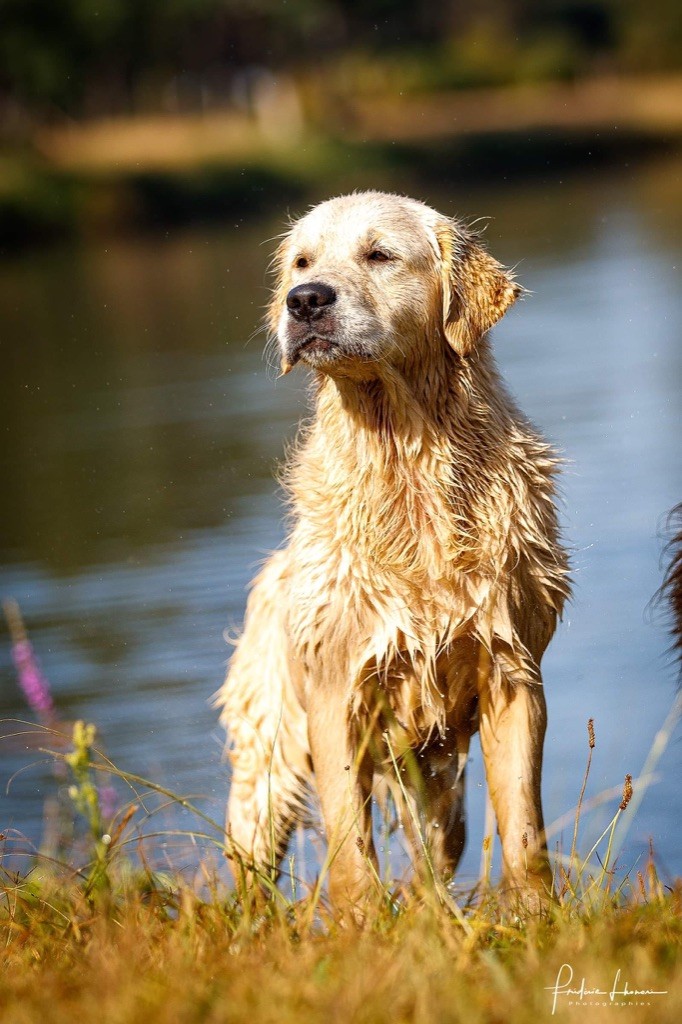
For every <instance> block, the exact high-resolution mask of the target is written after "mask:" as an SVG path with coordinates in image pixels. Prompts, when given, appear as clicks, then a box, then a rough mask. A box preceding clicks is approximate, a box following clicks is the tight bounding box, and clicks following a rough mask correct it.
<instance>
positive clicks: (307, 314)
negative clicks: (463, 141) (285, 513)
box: [218, 192, 568, 906]
mask: <svg viewBox="0 0 682 1024" xmlns="http://www.w3.org/2000/svg"><path fill="white" fill-rule="evenodd" d="M275 272H276V275H277V283H276V286H275V289H274V293H273V297H272V302H271V306H270V314H269V317H270V326H271V329H272V333H273V336H275V337H276V340H277V345H278V347H279V353H280V357H281V360H282V368H283V370H284V372H288V370H290V369H291V368H292V367H293V366H294V365H296V364H297V363H298V362H302V363H304V364H305V365H306V366H307V367H308V369H309V370H311V371H312V383H313V398H314V406H315V415H314V419H313V421H312V423H311V425H310V426H308V427H307V428H305V429H304V430H303V432H302V434H301V436H300V438H299V440H298V443H297V445H296V448H295V450H294V451H293V452H292V453H291V454H290V456H289V459H288V464H287V467H286V471H285V484H286V487H287V490H288V495H289V501H290V508H291V529H290V533H289V537H288V542H287V544H286V546H285V547H284V548H283V549H282V550H280V551H277V552H276V553H275V554H274V555H272V557H271V558H270V559H269V560H268V561H267V562H266V564H265V565H264V567H263V569H262V571H261V573H260V575H259V576H258V577H257V579H256V580H255V581H254V584H253V589H252V591H251V594H250V597H249V600H248V605H247V611H246V620H245V625H244V631H243V635H242V636H241V639H240V641H239V643H238V646H237V649H236V651H235V653H234V655H233V658H232V661H231V664H230V667H229V672H228V675H227V679H226V680H225V683H224V685H223V687H222V689H221V691H220V693H219V698H218V700H219V704H220V705H221V707H222V715H221V721H222V723H223V724H224V725H225V727H226V728H227V730H228V734H229V738H230V757H231V761H232V786H231V792H230V799H229V806H228V818H227V834H228V837H229V839H230V841H231V844H232V850H233V854H234V857H235V860H236V861H237V862H238V863H239V865H240V866H241V867H242V868H244V867H246V869H247V870H250V869H255V870H256V871H258V870H263V869H266V868H267V867H268V866H270V867H271V868H272V867H273V866H276V865H277V863H278V860H279V858H280V857H281V855H282V853H283V851H284V850H285V848H286V844H287V841H288V837H289V835H290V832H291V829H292V827H293V826H294V825H295V823H296V822H297V821H298V820H300V817H301V814H302V809H303V807H304V804H305V800H306V794H307V792H308V787H309V785H310V783H311V780H312V778H313V777H314V780H315V784H316V788H317V791H318V795H319V798H320V805H321V809H322V815H323V819H324V824H325V829H326V834H327V839H328V843H329V846H330V854H331V870H330V891H331V896H332V899H333V900H335V901H336V902H337V904H338V905H340V906H344V905H347V903H348V902H349V901H350V903H351V904H354V905H356V906H357V905H358V904H360V903H361V902H362V901H363V900H364V899H365V898H366V896H367V894H368V893H369V892H371V890H372V886H373V879H374V877H375V874H374V870H373V865H374V863H375V853H374V846H373V842H372V825H371V811H370V804H371V797H372V793H373V792H376V787H377V785H378V782H379V780H380V779H381V778H382V777H383V778H384V779H386V780H387V781H388V782H389V784H392V783H394V782H395V776H396V766H397V769H398V772H399V773H400V775H401V780H402V781H403V782H404V787H403V786H400V787H395V786H394V787H393V788H394V792H395V795H396V796H397V799H398V804H399V807H398V810H399V813H400V815H401V817H402V820H403V822H404V824H405V827H406V829H407V830H408V832H410V833H411V837H412V840H413V847H414V850H415V856H416V860H417V864H418V866H419V864H420V863H421V866H422V868H423V865H424V861H425V860H426V862H427V863H430V864H431V865H432V866H433V867H434V868H435V870H436V871H437V872H438V873H439V874H440V875H441V876H442V877H443V878H445V879H447V878H449V877H450V876H451V875H452V874H453V872H454V870H455V867H456V865H457V861H458V860H459V857H460V854H461V852H462V848H463V845H464V839H465V823H464V781H465V765H466V761H467V755H468V747H469V741H470V738H471V736H472V734H473V733H474V732H475V731H476V730H480V734H481V743H482V749H483V754H484V760H485V767H486V775H487V781H488V786H489V790H490V794H491V799H492V802H493V806H494V809H495V813H496V817H497V823H498V830H499V834H500V837H501V842H502V851H503V861H504V868H505V873H506V877H507V879H508V882H509V885H510V887H515V888H516V887H518V888H521V889H523V890H524V892H531V893H539V894H541V893H542V892H543V891H546V890H548V889H549V886H550V879H549V872H548V866H547V860H546V851H545V842H544V834H543V828H544V826H543V819H542V808H541V801H540V775H541V764H542V747H543V739H544V732H545V723H546V714H545V701H544V694H543V687H542V678H541V674H540V661H541V658H542V655H543V653H544V651H545V648H546V647H547V644H548V643H549V641H550V639H551V637H552V634H553V633H554V630H555V627H556V623H557V619H558V617H559V616H560V614H561V610H562V607H563V604H564V600H565V598H566V597H567V594H568V582H567V564H566V557H565V553H564V551H563V549H562V547H561V545H560V541H559V536H558V527H557V517H556V511H555V505H554V477H555V473H556V471H557V459H556V456H555V454H554V452H553V451H552V449H551V448H550V447H549V446H548V445H547V443H546V442H545V441H544V440H543V439H542V438H541V437H540V436H539V435H538V433H537V432H536V430H535V429H534V428H533V427H532V426H531V425H530V424H529V423H528V421H527V420H526V419H525V417H524V416H523V415H522V414H521V413H520V412H519V410H518V408H517V407H516V405H515V404H514V402H513V400H512V399H511V398H510V396H509V394H508V392H507V391H506V389H505V387H504V385H503V383H502V381H501V380H500V377H499V375H498V371H497V369H496V366H495V363H494V359H493V355H492V352H491V347H490V340H489V337H488V333H487V332H488V330H489V329H490V328H491V327H492V326H493V324H494V323H495V322H496V321H497V320H499V318H500V317H501V316H502V315H503V314H504V312H505V310H506V309H507V308H508V307H509V306H510V305H511V304H512V303H513V302H514V301H515V299H516V298H517V296H518V295H519V293H520V291H521V289H520V288H519V286H518V285H517V284H516V283H515V282H514V281H513V279H512V278H511V276H510V275H509V273H508V272H507V271H505V270H504V268H503V267H502V266H500V264H499V263H497V262H496V261H495V260H494V259H493V258H492V257H491V256H490V255H489V254H488V253H487V252H486V251H485V249H484V248H483V247H482V245H481V243H480V241H479V240H478V238H477V237H475V236H474V235H473V234H472V233H471V232H470V231H469V230H467V229H466V227H464V226H463V225H462V224H460V223H458V222H457V221H454V220H451V219H449V218H446V217H444V216H441V215H440V214H438V213H436V212H435V211H434V210H432V209H430V208H429V207H427V206H425V205H423V204H421V203H419V202H416V201H414V200H410V199H405V198H401V197H398V196H392V195H386V194H382V193H377V192H368V193H360V194H354V195H351V196H345V197H341V198H338V199H332V200H329V201H328V202H326V203H323V204H321V205H320V206H318V207H316V208H314V209H313V210H312V211H311V212H310V213H309V214H308V215H307V216H305V217H304V218H302V219H301V220H300V221H298V222H297V223H295V224H294V225H293V226H292V228H291V230H290V231H289V232H288V233H287V235H286V237H285V238H284V240H283V242H282V244H281V245H280V247H279V249H278V252H277V254H276V257H275ZM293 289H298V291H297V292H295V293H294V292H293ZM300 294H303V295H304V297H305V296H307V298H305V300H304V305H303V307H301V305H300V303H298V306H296V305H295V303H294V297H295V296H296V295H300ZM330 295H332V296H333V298H332V299H331V300H330V298H329V296H330ZM310 296H312V298H310ZM305 303H308V305H306V304H305ZM405 799H407V801H408V803H410V804H411V807H405ZM415 821H416V822H418V823H419V827H416V826H415V825H414V822H415ZM425 850H426V853H427V856H426V857H425V858H424V857H423V856H422V857H421V858H420V856H419V854H420V853H421V854H424V851H425Z"/></svg>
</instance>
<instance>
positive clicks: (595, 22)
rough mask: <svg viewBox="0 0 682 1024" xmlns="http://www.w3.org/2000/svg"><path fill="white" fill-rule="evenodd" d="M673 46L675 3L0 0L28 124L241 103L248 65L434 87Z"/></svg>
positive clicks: (1, 92) (6, 48) (598, 64)
mask: <svg viewBox="0 0 682 1024" xmlns="http://www.w3.org/2000/svg"><path fill="white" fill-rule="evenodd" d="M681 53H682V5H681V4H680V2H679V0H477V2H476V3H473V4H472V3H471V2H469V0H467V2H464V0H0V103H2V105H3V106H4V107H5V109H6V110H7V109H8V108H12V109H13V110H15V111H21V112H22V113H23V114H24V115H29V116H30V117H31V118H34V119H35V118H38V119H45V118H50V117H54V116H58V115H64V114H66V115H68V116H74V117H82V116H88V115H102V114H112V113H125V112H128V113H129V112H134V111H142V110H158V109H175V110H181V109H194V110H200V109H205V108H206V107H211V106H221V105H234V104H237V105H239V102H240V96H241V95H242V94H243V93H244V89H245V87H247V86H248V73H249V69H258V68H261V69H262V68H264V69H268V70H269V71H270V72H273V71H274V72H278V71H285V70H286V71H287V72H289V73H299V74H300V73H307V72H310V73H312V74H318V75H319V73H320V71H324V72H325V73H327V71H329V70H330V69H335V68H336V69H338V67H340V66H342V67H343V66H345V67H346V81H350V87H351V88H352V83H353V80H354V78H353V76H354V71H353V69H354V68H357V67H358V66H360V65H361V64H362V62H363V61H364V63H365V65H372V64H374V65H376V64H377V63H381V62H387V63H388V66H389V67H390V68H392V69H393V80H395V79H396V76H397V78H398V79H399V80H400V75H401V72H402V71H403V70H404V81H405V83H406V84H407V87H408V88H414V89H419V88H424V89H433V88H447V87H457V86H459V87H462V86H471V85H491V84H503V83H505V82H513V81H523V80H533V79H534V80H542V79H551V78H571V77H578V76H580V75H584V74H589V73H600V72H609V71H615V72H626V73H627V72H651V71H659V70H668V69H674V68H678V67H679V65H680V62H681ZM354 61H355V64H354V63H353V62H354ZM358 61H359V62H360V64H358ZM344 62H345V64H344ZM396 69H397V70H396ZM245 75H246V78H245ZM390 77H391V76H390V75H389V79H390ZM357 78H358V81H359V82H360V81H361V80H362V75H358V76H357ZM369 81H370V82H371V83H373V87H374V85H376V81H377V80H376V77H375V78H372V77H371V76H370V77H369ZM245 83H246V86H245Z"/></svg>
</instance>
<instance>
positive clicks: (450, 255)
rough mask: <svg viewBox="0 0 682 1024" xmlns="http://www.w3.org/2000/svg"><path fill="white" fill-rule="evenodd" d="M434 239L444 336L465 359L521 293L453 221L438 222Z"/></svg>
mask: <svg viewBox="0 0 682 1024" xmlns="http://www.w3.org/2000/svg"><path fill="white" fill-rule="evenodd" d="M436 237H437V239H438V247H439V250H440V257H441V273H442V286H443V328H444V330H445V336H446V338H447V339H448V341H449V342H450V344H451V345H452V347H453V348H454V350H455V351H456V352H457V353H458V354H459V355H460V356H468V355H469V354H470V353H471V351H472V350H473V348H474V345H475V344H476V342H477V341H478V339H479V338H480V337H482V335H484V334H485V332H486V331H488V330H490V328H491V327H492V326H493V324H496V323H497V321H498V320H499V319H500V318H501V317H502V316H503V315H504V313H505V312H506V311H507V310H508V309H509V307H510V306H511V305H512V304H513V303H514V302H515V301H516V300H517V299H518V297H519V295H522V294H523V288H522V287H521V286H520V285H519V284H517V283H516V282H515V281H514V280H513V279H512V277H511V275H510V274H509V272H508V271H507V270H505V268H504V267H503V266H502V265H501V264H500V263H498V262H497V260H495V259H493V257H492V256H491V255H490V253H488V252H486V250H485V249H484V248H483V246H482V245H481V244H480V243H479V242H478V240H477V239H476V238H475V236H474V235H472V234H470V233H469V232H467V231H466V230H464V229H462V228H461V227H459V226H458V225H456V224H455V223H454V222H453V221H449V220H444V221H442V222H441V223H440V224H439V225H438V226H437V227H436Z"/></svg>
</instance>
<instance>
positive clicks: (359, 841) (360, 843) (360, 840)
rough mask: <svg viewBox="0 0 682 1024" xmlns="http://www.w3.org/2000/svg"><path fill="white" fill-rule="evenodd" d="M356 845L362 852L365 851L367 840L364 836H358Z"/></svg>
mask: <svg viewBox="0 0 682 1024" xmlns="http://www.w3.org/2000/svg"><path fill="white" fill-rule="evenodd" d="M355 845H356V846H357V848H358V850H359V851H360V853H364V850H365V840H364V839H363V838H362V836H358V837H357V839H356V840H355Z"/></svg>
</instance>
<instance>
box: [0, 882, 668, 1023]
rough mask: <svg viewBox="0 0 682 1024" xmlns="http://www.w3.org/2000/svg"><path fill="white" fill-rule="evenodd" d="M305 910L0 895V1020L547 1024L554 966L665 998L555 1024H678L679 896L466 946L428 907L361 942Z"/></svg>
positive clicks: (478, 918) (488, 926)
mask: <svg viewBox="0 0 682 1024" xmlns="http://www.w3.org/2000/svg"><path fill="white" fill-rule="evenodd" d="M309 909H310V908H309V907H308V906H307V905H306V904H305V902H304V903H302V904H299V905H296V906H291V907H288V908H286V910H278V909H276V907H275V906H270V907H269V908H267V909H266V911H265V912H264V913H263V914H262V915H261V916H260V917H259V916H253V915H251V914H249V913H248V912H246V911H245V910H244V909H243V908H241V907H240V905H239V903H238V902H237V901H235V900H234V899H227V900H225V899H223V900H220V899H214V900H212V901H205V900H202V899H199V898H198V897H197V896H196V895H195V894H193V893H192V892H191V891H190V890H189V889H188V888H185V887H182V886H180V887H176V888H174V889H173V890H165V891H164V890H162V889H160V888H155V889H154V890H153V891H150V890H149V887H147V891H146V893H141V892H140V891H139V890H138V891H137V892H136V891H135V890H134V889H129V890H128V892H127V893H125V894H119V895H118V896H117V897H114V896H111V895H110V896H108V897H107V898H106V899H104V898H99V899H97V900H94V901H93V900H87V899H85V898H84V897H83V896H82V895H79V893H78V892H77V891H71V892H64V890H63V889H62V890H60V889H58V888H55V889H51V887H50V885H49V884H46V883H42V884H41V885H38V884H36V883H33V884H32V883H30V882H28V883H23V884H19V885H18V886H16V887H15V886H12V885H8V886H7V888H6V892H5V899H4V901H3V912H2V930H3V933H4V935H3V939H4V943H5V958H4V959H5V964H4V971H3V972H2V975H1V977H0V1007H1V1008H2V1009H0V1020H3V1021H7V1022H10V1021H11V1022H12V1024H33V1022H36V1024H38V1022H41V1024H42V1022H46V1021H49V1022H50V1024H61V1022H62V1021H63V1022H67V1021H68V1022H72V1021H73V1020H74V1019H82V1020H98V1021H115V1022H121V1024H123V1022H126V1024H129V1022H130V1024H133V1022H138V1021H140V1022H142V1021H145V1022H146V1021H164V1022H165V1021H168V1022H169V1024H170V1022H187V1024H190V1022H194V1021H197V1022H198V1021H210V1022H213V1021H215V1022H218V1021H221V1022H223V1021H224V1022H231V1021H235V1022H244V1021H254V1022H264V1024H265V1022H267V1024H269V1022H273V1024H274V1022H275V1021H276V1022H278V1024H281V1022H283V1021H284V1022H287V1021H291V1022H294V1021H296V1022H298V1021H305V1022H310V1024H313V1022H320V1024H326V1022H328V1021H332V1020H333V1021H339V1022H345V1021H353V1022H367V1024H370V1022H371V1024H375V1022H376V1024H382V1022H386V1024H389V1022H390V1024H395V1022H408V1021H410V1022H412V1021H414V1022H427V1021H429V1022H430V1021H434V1022H435V1021H437V1022H441V1024H446V1022H450V1021H453V1022H454V1021H464V1020H466V1021H467V1022H478V1021H509V1022H519V1024H521V1022H526V1021H528V1022H530V1021H533V1022H537V1021H539V1020H540V1021H544V1020H548V1019H549V1018H550V1017H551V1016H552V1004H553V999H554V995H553V992H552V991H551V988H552V986H554V984H555V982H556V979H557V975H558V972H559V970H560V968H561V967H562V965H564V964H569V965H571V967H572V969H573V972H574V984H575V986H576V987H578V986H579V985H580V980H581V979H582V978H583V977H584V979H585V985H586V987H587V988H590V989H595V988H599V989H601V990H603V991H604V992H605V993H610V992H611V990H612V989H613V987H614V982H617V984H616V987H617V988H618V989H619V991H621V992H622V991H623V988H624V983H625V982H627V984H628V987H629V989H630V991H632V990H633V989H640V990H642V989H647V990H651V989H655V990H659V991H665V992H666V993H667V994H666V995H659V996H652V995H647V996H640V997H634V998H630V999H628V998H625V997H623V996H616V997H615V999H614V1001H613V1002H611V1000H610V997H609V996H608V995H607V996H605V997H588V996H585V998H584V999H583V1000H582V1001H576V999H575V998H574V999H573V1000H572V1001H571V1000H570V999H569V997H568V996H566V995H560V996H558V998H557V1012H556V1014H555V1017H556V1019H557V1020H558V1021H562V1020H576V1021H578V1020H580V1021H589V1022H590V1024H592V1022H594V1021H597V1022H598V1021H602V1020H604V1021H610V1020H612V1019H614V1018H613V1017H612V1015H613V1014H616V1015H618V1014H620V1015H623V1014H625V1015H627V1019H628V1020H636V1021H637V1022H638V1024H640V1022H641V1024H645V1022H648V1021H657V1022H658V1024H660V1022H662V1021H678V1020H680V1019H682V964H681V963H680V959H679V949H680V940H681V939H682V919H681V918H680V910H681V909H682V894H681V892H680V891H679V890H677V891H675V892H673V893H672V894H669V895H667V896H663V897H661V896H660V895H657V894H656V893H651V892H650V891H647V892H646V893H645V896H644V898H642V897H640V898H639V899H638V901H634V900H633V902H631V903H629V904H628V905H625V906H621V907H620V908H615V907H609V906H606V907H604V908H602V909H601V910H600V911H599V912H596V913H595V912H592V913H589V914H586V915H584V914H582V915H581V914H578V913H574V912H570V911H567V910H566V909H560V908H559V909H557V911H556V914H555V916H554V917H553V919H549V918H548V919H545V920H542V921H533V920H531V921H518V920H516V919H514V918H513V917H510V916H509V915H506V914H505V913H504V912H503V911H501V910H500V909H499V908H497V907H496V906H495V905H494V904H493V903H488V904H487V905H486V906H485V907H482V908H480V909H478V910H477V911H475V912H472V913H470V914H468V916H467V920H468V921H469V924H470V931H469V932H468V933H467V932H465V931H464V930H463V929H462V928H461V927H460V925H459V924H458V923H457V921H456V920H455V919H454V918H453V917H452V915H451V914H450V913H449V912H448V911H447V910H445V909H444V908H443V907H441V906H439V905H438V903H437V902H434V901H433V900H432V899H430V898H429V896H428V894H426V895H423V896H422V898H418V897H416V896H415V897H412V898H411V899H410V900H409V901H408V902H407V904H406V905H405V906H404V907H403V908H402V909H401V910H400V912H398V913H391V912H389V911H388V910H385V911H383V912H378V913H377V915H376V917H375V918H374V920H373V921H372V922H371V923H370V924H369V925H368V927H366V929H365V930H364V931H363V932H362V933H357V932H354V931H351V930H344V929H340V928H338V927H337V926H336V925H335V924H334V922H333V921H332V920H330V919H327V918H325V917H324V915H322V916H320V915H316V918H315V920H314V923H313V924H312V925H310V924H304V923H303V922H304V921H305V920H306V919H308V911H309ZM564 970H566V969H565V968H564ZM619 971H620V975H618V972H619ZM571 1002H572V1003H573V1005H570V1003H571ZM628 1007H629V1008H628ZM616 1019H621V1018H620V1017H616Z"/></svg>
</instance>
